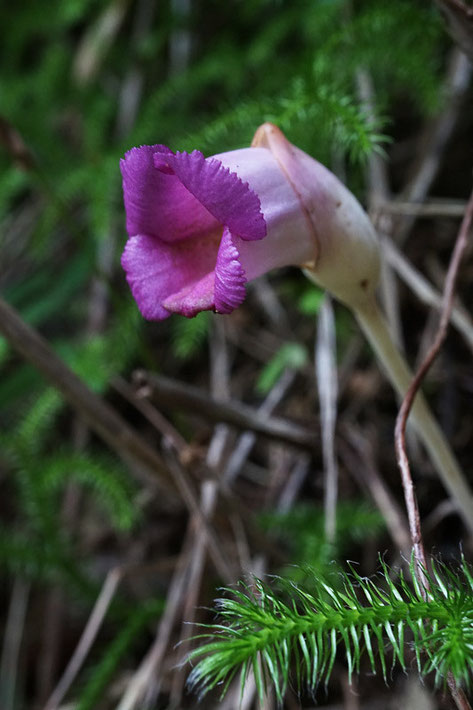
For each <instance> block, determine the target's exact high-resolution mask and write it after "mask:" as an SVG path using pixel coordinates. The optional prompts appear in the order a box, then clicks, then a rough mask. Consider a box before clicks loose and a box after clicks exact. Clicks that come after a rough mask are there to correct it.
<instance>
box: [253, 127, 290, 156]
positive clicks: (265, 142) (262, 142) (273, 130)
mask: <svg viewBox="0 0 473 710" xmlns="http://www.w3.org/2000/svg"><path fill="white" fill-rule="evenodd" d="M278 142H284V143H289V141H288V140H287V138H286V136H285V135H284V133H283V132H282V131H281V129H280V128H278V127H277V126H275V125H274V123H270V122H269V121H266V123H262V124H261V126H260V127H259V128H258V129H257V130H256V133H255V135H254V136H253V140H252V141H251V147H252V148H267V149H268V150H270V151H271V152H273V148H274V147H275V144H277V143H278ZM289 145H290V144H289Z"/></svg>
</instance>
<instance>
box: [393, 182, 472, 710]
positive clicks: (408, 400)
mask: <svg viewBox="0 0 473 710" xmlns="http://www.w3.org/2000/svg"><path fill="white" fill-rule="evenodd" d="M472 222H473V191H472V193H471V195H470V199H469V201H468V204H467V208H466V211H465V216H464V218H463V221H462V224H461V227H460V231H459V232H458V236H457V239H456V242H455V247H454V249H453V253H452V257H451V259H450V264H449V267H448V272H447V277H446V279H445V288H444V293H443V299H442V311H441V317H440V323H439V327H438V330H437V334H436V336H435V339H434V342H433V343H432V345H431V347H430V349H429V351H428V353H427V355H426V357H425V358H424V361H423V362H422V364H421V366H420V367H419V369H418V371H417V373H416V375H415V377H414V379H413V380H412V382H411V384H410V386H409V388H408V390H407V392H406V396H405V397H404V400H403V402H402V404H401V408H400V409H399V413H398V415H397V419H396V427H395V446H396V457H397V462H398V466H399V470H400V472H401V479H402V485H403V488H404V496H405V500H406V507H407V514H408V519H409V527H410V532H411V537H412V544H413V547H414V559H415V564H416V574H417V577H418V578H419V580H420V581H421V583H422V584H423V586H424V589H425V594H426V595H427V592H428V586H429V585H428V579H426V577H425V574H424V571H425V570H426V558H425V551H424V544H423V540H422V529H421V524H420V515H419V506H418V503H417V498H416V495H415V489H414V483H413V480H412V476H411V471H410V467H409V460H408V458H407V453H406V445H405V433H406V424H407V418H408V416H409V412H410V410H411V407H412V404H413V402H414V398H415V396H416V394H417V391H418V390H419V387H420V385H421V383H422V380H423V379H424V377H425V375H426V374H427V372H428V370H429V368H430V366H431V365H432V363H433V361H434V360H435V358H436V357H437V355H438V353H439V351H440V348H441V346H442V343H443V341H444V340H445V338H446V335H447V329H448V323H449V320H450V315H451V312H452V308H453V297H454V294H455V284H456V280H457V275H458V269H459V267H460V262H461V258H462V256H463V253H464V251H465V249H466V246H467V244H468V234H469V232H470V229H471V225H472ZM447 682H448V687H449V690H450V693H451V695H452V698H453V700H454V702H455V704H456V706H457V708H458V710H471V706H470V704H469V702H468V700H467V698H466V696H465V694H464V692H463V690H462V689H461V688H459V687H458V685H457V683H456V681H455V679H454V677H453V675H452V674H451V673H449V674H448V678H447Z"/></svg>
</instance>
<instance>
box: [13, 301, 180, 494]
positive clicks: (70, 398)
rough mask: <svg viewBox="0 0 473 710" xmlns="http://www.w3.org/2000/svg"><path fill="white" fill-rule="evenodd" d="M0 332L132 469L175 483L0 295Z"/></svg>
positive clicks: (154, 479) (171, 487)
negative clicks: (130, 464)
mask: <svg viewBox="0 0 473 710" xmlns="http://www.w3.org/2000/svg"><path fill="white" fill-rule="evenodd" d="M0 333H2V334H3V335H4V336H5V337H6V339H7V340H8V341H9V343H10V344H11V345H12V347H13V348H15V350H17V351H18V352H19V353H20V355H22V357H24V358H25V360H27V361H28V362H30V363H31V364H32V365H33V366H34V367H35V368H36V369H37V370H39V371H40V372H41V373H42V374H43V375H44V377H46V379H47V380H49V382H50V383H51V384H52V385H53V387H55V388H56V389H57V390H58V391H59V392H60V393H61V394H62V396H63V397H64V399H65V400H66V401H67V402H68V403H69V404H70V405H71V406H72V407H73V408H74V410H75V411H76V412H77V413H78V414H79V415H80V416H81V417H82V418H83V419H84V420H85V421H86V422H87V424H88V425H89V427H90V428H91V429H92V430H93V431H94V432H95V433H96V434H97V435H98V436H99V437H101V438H102V439H103V440H104V441H105V442H106V443H107V444H108V445H109V446H110V447H111V448H112V450H114V451H116V452H117V454H118V455H119V456H121V457H122V458H123V459H124V460H125V461H127V462H128V463H132V464H134V466H132V470H133V472H134V473H136V474H137V475H140V474H141V477H142V478H143V479H144V480H145V481H146V482H147V483H148V484H150V483H151V482H152V483H153V484H154V485H156V482H158V483H159V484H160V485H163V486H167V488H168V489H169V490H170V491H175V490H176V489H175V485H174V482H173V479H172V476H171V474H170V473H169V470H168V468H167V466H166V465H165V464H164V462H163V460H162V459H161V457H160V456H159V454H158V453H157V452H156V451H155V450H154V449H153V448H152V447H151V446H149V445H148V443H147V442H146V441H145V440H144V439H142V438H141V436H140V435H139V434H138V433H137V432H136V431H134V430H133V429H132V428H131V427H130V426H129V425H128V424H127V423H126V421H125V420H124V419H122V417H121V416H120V415H119V414H118V413H117V412H116V411H115V409H113V407H111V406H110V405H109V404H108V403H107V402H105V401H104V400H103V399H102V398H101V397H99V396H98V395H96V394H95V393H94V392H92V390H90V389H89V388H88V386H87V385H86V384H85V382H83V380H81V379H80V378H79V377H78V376H77V375H76V374H75V373H74V372H72V370H71V369H70V368H69V367H68V366H67V365H66V364H65V363H64V362H63V361H62V360H61V359H60V358H59V357H58V356H57V355H56V353H55V352H54V351H53V350H52V348H51V347H50V346H49V344H48V343H47V342H46V340H44V338H42V337H41V335H40V334H39V333H38V332H37V331H36V330H34V329H33V328H31V326H29V325H27V324H26V323H25V322H24V321H23V320H22V319H21V317H20V315H19V314H18V313H17V312H16V311H15V310H14V309H13V308H12V307H11V306H9V305H8V304H7V303H6V302H5V301H4V300H3V299H2V298H0Z"/></svg>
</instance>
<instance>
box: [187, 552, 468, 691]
mask: <svg viewBox="0 0 473 710" xmlns="http://www.w3.org/2000/svg"><path fill="white" fill-rule="evenodd" d="M432 568H433V573H432V575H429V574H428V573H427V572H426V570H423V572H424V573H425V579H426V581H427V582H428V584H429V590H428V592H427V591H426V589H424V588H421V587H420V586H419V583H418V582H417V581H416V576H415V563H414V561H412V563H411V575H412V579H413V588H411V586H410V585H409V584H408V583H407V581H406V579H405V578H404V576H403V575H402V573H401V575H400V577H399V579H398V580H397V581H396V582H394V581H393V580H392V573H391V570H389V569H388V568H387V567H386V566H385V565H383V569H382V577H381V579H380V580H379V582H378V583H375V582H374V581H373V580H370V579H366V578H361V577H360V576H359V575H358V574H357V573H356V571H355V570H353V569H351V570H350V574H349V575H348V574H347V575H344V579H343V586H342V588H340V585H339V584H338V581H339V580H337V585H336V586H335V587H333V586H331V585H329V584H328V583H326V582H324V581H321V580H320V578H318V577H314V579H313V587H311V591H310V592H308V591H306V590H303V589H301V588H300V587H298V586H297V585H295V584H289V583H288V582H285V581H284V580H280V583H281V585H282V590H280V591H279V592H278V591H276V590H275V589H273V588H272V587H270V586H268V585H267V584H265V583H264V582H262V581H261V580H260V579H253V580H252V585H251V588H250V587H248V586H246V585H241V586H240V588H238V589H236V590H226V591H227V594H228V596H226V597H225V598H223V599H219V600H218V601H217V604H218V607H219V615H220V619H219V623H217V624H212V625H204V626H203V628H204V629H205V631H204V633H203V634H202V635H201V636H200V637H198V638H203V639H205V640H206V643H204V644H203V645H202V646H200V647H199V648H196V649H195V650H194V651H191V653H190V655H189V660H190V661H191V662H195V663H196V665H195V667H194V669H193V670H192V672H191V675H190V677H189V683H190V685H191V686H194V687H196V688H198V689H199V690H200V692H201V693H202V694H205V693H206V692H208V691H209V690H211V689H213V688H215V687H219V688H221V696H223V695H224V694H225V692H226V690H227V688H228V686H229V684H230V682H231V681H232V679H233V678H234V677H235V675H236V674H237V673H238V672H240V679H241V688H242V691H243V688H244V685H245V681H246V679H247V677H248V673H249V672H250V670H252V671H253V673H254V676H255V681H256V685H257V689H258V693H259V695H260V698H262V697H263V696H264V694H265V692H266V691H267V688H268V686H269V685H272V686H273V687H274V689H275V693H276V697H277V699H278V701H279V702H282V700H283V698H284V693H285V691H286V688H287V686H288V683H289V677H290V673H291V669H292V668H294V667H295V672H296V678H295V680H296V684H297V685H298V686H299V688H300V689H302V686H305V687H307V688H308V689H309V690H312V691H313V690H315V689H316V688H317V686H318V685H319V684H320V683H323V682H325V683H327V682H328V680H329V678H330V675H331V672H332V669H333V665H334V662H335V658H336V654H337V651H338V650H339V649H342V650H343V652H344V654H345V658H346V663H347V666H348V672H349V676H350V678H351V676H352V675H353V673H358V672H359V670H360V659H361V657H362V655H366V656H367V657H368V661H369V665H370V666H371V670H372V672H373V673H376V672H377V670H379V669H381V672H382V674H383V677H384V679H386V676H387V673H388V659H387V658H386V652H387V650H388V649H390V651H391V653H392V654H393V662H397V663H398V664H399V665H400V667H401V668H403V669H406V661H407V659H406V658H405V649H406V639H405V634H406V631H407V632H408V633H409V635H410V638H409V642H410V639H411V638H412V639H413V642H414V651H415V655H416V660H417V667H418V670H419V672H420V674H421V675H427V674H429V673H432V672H433V673H434V675H435V680H436V683H437V684H438V685H442V684H444V683H445V682H446V679H447V676H448V674H449V673H451V674H452V675H453V677H454V678H455V680H456V681H457V682H458V683H459V684H461V685H463V686H466V687H471V685H472V675H473V623H472V622H473V579H472V576H471V570H470V569H469V568H468V566H467V565H466V563H465V561H463V564H462V568H461V570H460V572H459V573H458V574H454V573H452V572H451V571H449V570H448V569H447V568H446V567H444V566H441V567H440V568H437V567H436V565H435V564H434V563H433V565H432ZM360 599H364V601H363V602H361V601H360ZM407 665H409V663H408V661H407Z"/></svg>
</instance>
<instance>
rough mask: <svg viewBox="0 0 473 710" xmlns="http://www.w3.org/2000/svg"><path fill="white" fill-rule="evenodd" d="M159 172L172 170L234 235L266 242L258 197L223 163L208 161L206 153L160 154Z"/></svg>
mask: <svg viewBox="0 0 473 710" xmlns="http://www.w3.org/2000/svg"><path fill="white" fill-rule="evenodd" d="M156 153H157V155H156V156H155V158H154V160H155V165H156V166H157V168H158V171H159V170H160V169H161V170H162V169H163V168H164V169H167V166H169V167H171V168H172V169H173V171H174V173H175V175H176V176H177V177H178V178H179V180H180V181H181V183H182V184H183V185H184V186H185V187H186V188H187V189H188V190H189V192H191V193H192V194H193V195H194V197H196V198H197V200H198V201H199V203H200V204H201V205H204V207H205V208H206V209H207V210H208V211H209V212H210V213H211V214H212V215H213V216H214V217H215V218H216V219H217V220H218V221H219V222H220V223H221V224H224V225H226V226H227V227H228V228H229V229H230V231H231V232H233V233H234V234H237V235H238V236H239V237H241V238H242V239H247V240H250V241H251V240H255V239H263V237H265V236H266V223H265V219H264V217H263V214H262V212H261V204H260V200H259V198H258V196H257V195H256V193H255V192H253V190H251V189H250V187H249V186H248V183H245V182H243V181H242V180H240V178H239V177H238V175H237V174H236V173H234V172H231V171H230V170H229V169H228V168H225V167H224V166H223V165H222V163H221V162H220V161H219V160H216V159H214V158H207V159H205V158H204V156H203V155H202V153H201V152H200V151H198V150H194V151H193V152H192V153H184V152H183V153H180V152H177V153H176V154H175V155H174V154H170V155H169V154H167V153H166V154H165V155H162V154H159V151H156Z"/></svg>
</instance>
